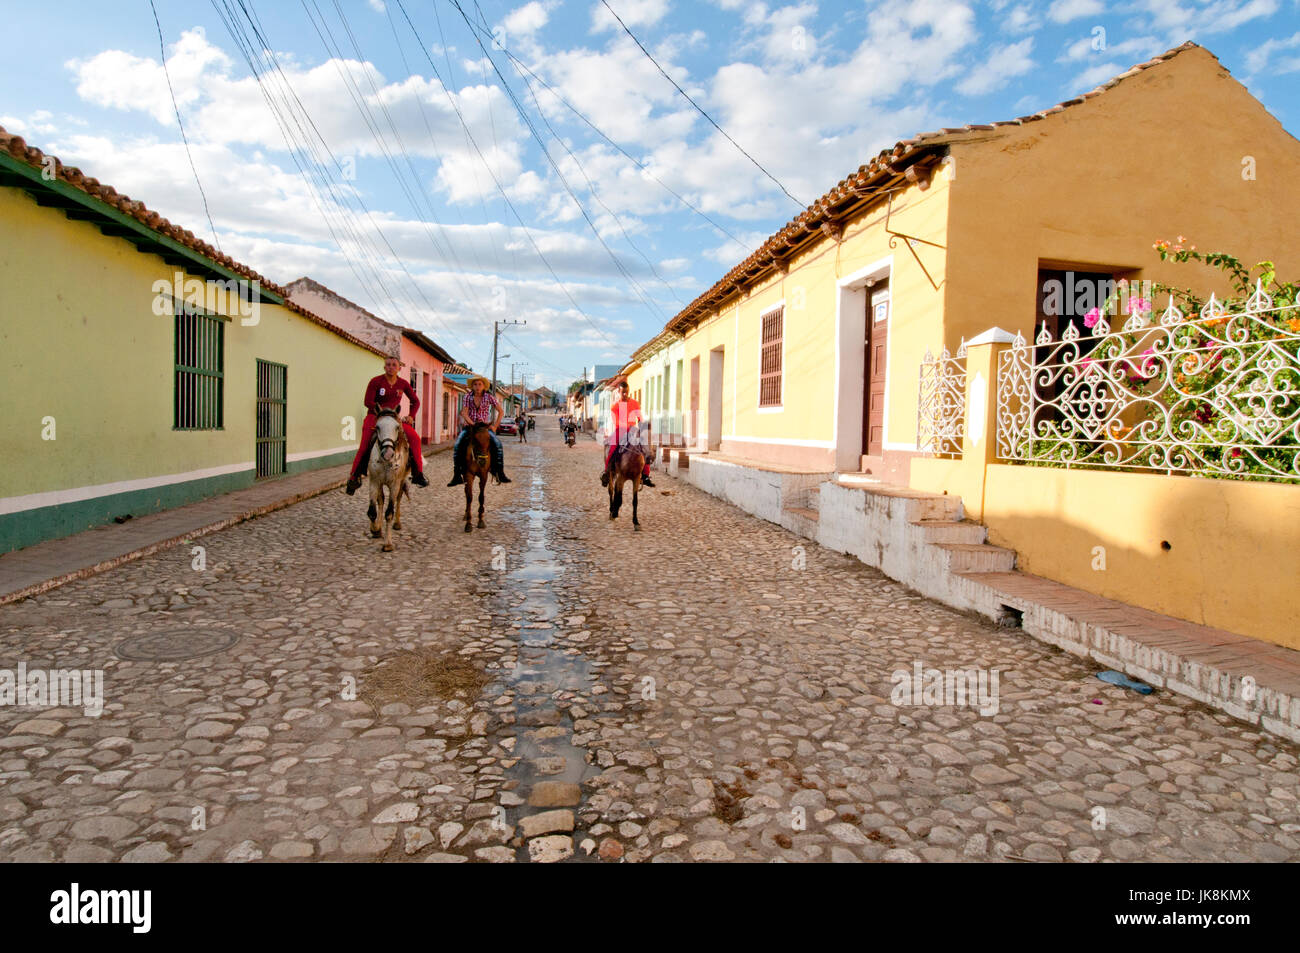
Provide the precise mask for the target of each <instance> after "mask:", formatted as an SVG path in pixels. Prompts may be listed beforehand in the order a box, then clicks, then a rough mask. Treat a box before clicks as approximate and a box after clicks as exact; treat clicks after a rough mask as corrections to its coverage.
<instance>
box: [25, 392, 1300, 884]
mask: <svg viewBox="0 0 1300 953" xmlns="http://www.w3.org/2000/svg"><path fill="white" fill-rule="evenodd" d="M505 443H506V468H507V472H508V473H509V474H510V475H511V476H512V478H513V479H514V481H515V482H514V483H513V484H511V485H509V486H503V487H496V486H490V487H489V488H488V503H487V513H486V523H487V528H486V529H483V530H478V529H475V530H474V531H473V532H472V533H465V532H464V531H463V520H462V516H463V504H464V496H463V493H462V491H461V490H460V489H459V488H456V489H448V488H446V487H445V485H444V484H445V483H446V482H447V479H448V476H449V471H450V467H451V461H450V457H449V456H448V455H446V454H442V455H437V456H434V457H431V458H430V459H429V461H428V472H429V475H430V480H431V483H432V486H431V487H430V488H429V489H425V490H420V489H413V491H412V499H411V500H410V502H409V503H408V504H406V506H405V508H404V512H403V523H404V527H403V529H402V530H401V531H400V532H396V533H395V534H394V539H395V543H396V546H397V550H396V552H394V553H382V552H380V541H378V540H373V539H371V538H370V537H369V534H368V532H367V523H366V520H365V516H364V511H365V508H366V501H365V499H364V490H363V491H362V492H361V493H359V494H358V495H357V496H355V497H348V496H346V495H344V493H343V492H342V491H341V490H339V491H335V492H331V493H328V494H326V495H324V496H320V497H316V498H314V499H311V500H308V501H306V502H303V503H299V504H297V505H294V506H291V507H289V508H287V509H283V510H280V511H278V512H275V513H272V514H270V515H268V516H265V517H262V518H259V519H256V520H253V521H251V522H248V523H244V524H241V525H238V526H235V527H232V528H230V529H228V530H225V531H222V532H219V533H215V534H213V535H209V536H206V537H204V538H202V539H200V540H197V541H196V545H202V547H203V548H204V551H203V554H202V558H203V559H204V560H205V561H206V566H205V568H203V569H202V570H199V569H196V568H194V567H195V563H196V559H197V557H196V556H195V555H194V553H193V552H192V547H191V546H188V545H185V546H179V547H176V548H173V549H169V550H165V551H163V552H160V553H157V554H155V555H152V556H149V557H146V558H144V559H140V560H137V561H135V562H131V563H128V564H126V565H124V566H121V567H119V568H117V569H114V570H111V571H108V572H104V573H101V574H99V575H96V576H93V577H91V578H89V579H86V580H83V581H79V582H74V583H70V584H68V585H66V586H62V587H60V588H57V589H54V590H52V591H50V592H48V593H46V594H44V595H40V596H36V597H33V598H29V599H26V600H23V601H21V602H17V603H15V604H12V605H9V606H5V607H3V608H0V639H2V642H3V653H2V655H0V668H5V669H9V670H14V669H16V668H17V666H18V664H19V663H20V662H22V663H25V664H26V667H27V669H28V670H29V671H30V670H33V669H55V668H68V669H72V668H75V669H102V670H103V671H104V698H105V709H104V714H103V715H102V716H101V717H99V718H93V717H88V716H87V715H85V714H84V713H83V712H82V711H81V710H80V709H77V708H54V709H48V708H47V709H35V708H27V709H20V708H16V707H5V708H0V857H4V858H6V859H10V860H27V861H30V860H68V861H111V860H118V859H121V860H127V861H164V860H181V861H249V860H323V859H324V860H360V861H375V860H384V861H444V862H459V861H466V860H469V861H491V862H513V861H530V860H531V861H558V860H572V861H581V862H600V861H616V860H619V859H622V860H625V861H660V862H669V861H733V860H735V861H753V860H762V861H767V860H785V861H792V862H795V861H799V862H801V861H867V860H886V861H988V860H1015V861H1030V862H1033V861H1040V862H1041V861H1067V860H1068V861H1074V862H1093V861H1116V860H1118V861H1132V860H1146V861H1161V860H1192V861H1209V860H1218V861H1285V860H1295V859H1297V857H1300V804H1298V802H1297V798H1298V797H1300V775H1298V774H1297V770H1296V768H1297V750H1296V748H1295V746H1294V745H1292V744H1290V743H1288V742H1284V741H1281V740H1278V739H1276V738H1274V737H1271V736H1269V735H1266V734H1261V733H1259V732H1257V731H1253V730H1250V729H1249V727H1248V726H1245V725H1242V724H1240V723H1237V722H1235V721H1233V720H1232V719H1230V718H1229V717H1228V716H1226V715H1222V714H1219V713H1217V712H1213V711H1211V710H1209V709H1207V708H1205V707H1204V706H1201V705H1199V704H1197V703H1195V702H1192V701H1190V700H1188V699H1185V698H1182V697H1180V696H1177V695H1173V694H1170V693H1168V692H1157V693H1156V694H1154V695H1151V696H1141V695H1138V694H1136V693H1134V692H1131V691H1129V690H1127V689H1124V688H1120V687H1114V686H1110V685H1106V684H1103V683H1102V682H1100V681H1099V680H1097V679H1096V678H1095V677H1094V674H1095V672H1096V668H1095V667H1094V666H1091V665H1089V664H1087V663H1085V662H1083V661H1081V660H1079V659H1076V658H1074V657H1071V656H1068V655H1066V654H1064V653H1061V652H1059V651H1056V650H1054V649H1051V648H1049V647H1047V646H1044V645H1042V644H1040V643H1037V642H1035V641H1033V640H1032V639H1030V638H1028V637H1027V636H1025V635H1024V634H1023V633H1021V632H1019V631H1017V630H1007V629H997V628H994V627H992V626H991V625H989V624H987V623H986V622H984V621H982V620H979V619H975V618H973V617H968V616H965V615H962V614H960V613H958V612H955V611H953V610H950V609H948V608H945V607H943V606H940V605H937V604H935V603H932V602H930V601H928V600H926V599H923V598H921V597H920V596H918V595H916V594H915V593H913V592H911V591H909V590H907V589H906V588H904V587H903V586H901V585H899V584H897V583H894V582H892V581H890V580H889V579H887V578H885V577H884V576H882V575H880V574H879V573H877V572H875V571H874V570H872V569H869V568H867V567H866V566H864V565H863V564H862V563H860V562H859V561H857V560H856V559H853V558H850V557H848V556H843V555H839V554H836V553H832V552H829V551H826V550H823V549H820V548H819V547H817V546H816V545H814V544H812V543H808V542H806V541H804V540H802V539H800V538H798V537H796V536H793V535H792V534H790V533H788V532H786V531H784V530H782V529H780V528H779V527H776V526H774V525H772V524H769V523H766V522H763V521H761V520H757V519H755V518H753V517H750V516H747V515H745V514H743V513H741V512H740V511H738V510H737V509H735V508H733V507H731V506H730V505H728V504H726V503H724V502H722V501H720V500H717V499H715V498H713V497H711V496H708V495H706V494H705V493H703V492H701V491H699V490H696V489H695V488H694V487H691V486H687V485H685V484H684V483H679V482H677V481H675V480H673V479H672V478H671V477H668V476H666V475H662V474H657V481H656V482H657V487H656V488H655V489H648V490H646V491H644V493H643V495H642V497H641V505H640V516H641V521H642V524H643V529H642V531H641V532H634V531H633V527H632V523H631V500H630V491H629V494H628V496H629V498H628V499H627V500H626V501H625V504H624V512H623V514H622V515H621V516H620V517H619V519H618V520H617V521H613V522H611V521H610V520H609V519H608V518H607V508H608V507H607V499H606V496H605V493H604V491H603V490H602V488H601V487H600V485H599V483H598V482H597V476H598V474H599V468H600V459H601V458H600V454H599V448H598V447H597V446H596V444H595V443H594V442H592V441H591V440H590V438H582V439H581V440H580V442H579V444H578V446H577V447H576V448H573V449H569V448H567V447H565V446H564V445H563V444H562V443H561V441H560V438H559V432H558V428H557V424H556V419H555V418H554V417H550V416H541V417H539V418H538V429H537V430H536V431H534V432H533V434H530V442H529V443H528V444H517V443H516V442H515V440H514V438H511V437H507V438H505ZM145 636H147V637H148V638H147V639H144V640H143V641H139V640H140V637H145ZM131 640H137V641H134V642H132V641H131ZM199 651H204V652H207V654H202V655H199V656H198V657H193V658H178V656H180V655H184V654H193V653H195V652H199ZM124 655H126V656H130V655H134V656H135V657H136V658H135V659H133V660H127V659H126V658H123V657H122V656H124ZM145 655H154V656H161V657H162V660H149V659H144V658H143V657H144V656H145ZM169 655H170V656H171V657H172V658H173V659H175V660H171V661H168V660H166V659H167V657H168V656H169ZM918 669H919V670H921V671H925V670H931V669H935V670H939V671H940V672H954V671H958V670H975V671H976V672H980V673H990V672H993V671H996V672H997V677H998V681H997V694H996V698H995V705H994V706H993V707H995V708H996V712H992V711H989V712H987V713H981V711H980V710H979V707H978V706H977V705H975V704H974V703H973V700H971V699H966V701H968V702H971V703H969V704H960V703H959V704H946V705H945V704H920V702H921V701H922V699H920V698H916V699H911V701H914V702H916V704H907V703H905V704H896V703H895V701H897V699H896V698H895V699H893V700H891V693H894V692H895V683H896V681H897V679H895V678H893V677H892V676H893V673H895V672H898V671H902V672H905V673H907V676H908V679H909V684H910V679H911V676H912V673H913V672H914V671H917V670H918ZM354 689H355V690H354ZM458 692H461V693H463V694H461V695H459V696H458ZM927 698H928V696H927ZM948 701H952V699H948ZM959 701H960V700H959Z"/></svg>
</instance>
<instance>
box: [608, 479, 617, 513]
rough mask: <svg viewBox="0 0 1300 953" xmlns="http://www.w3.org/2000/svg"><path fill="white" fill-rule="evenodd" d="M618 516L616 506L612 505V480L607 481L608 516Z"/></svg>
mask: <svg viewBox="0 0 1300 953" xmlns="http://www.w3.org/2000/svg"><path fill="white" fill-rule="evenodd" d="M617 516H618V507H617V506H615V505H614V480H613V479H612V478H611V479H610V481H609V518H610V519H614V518H615V517H617Z"/></svg>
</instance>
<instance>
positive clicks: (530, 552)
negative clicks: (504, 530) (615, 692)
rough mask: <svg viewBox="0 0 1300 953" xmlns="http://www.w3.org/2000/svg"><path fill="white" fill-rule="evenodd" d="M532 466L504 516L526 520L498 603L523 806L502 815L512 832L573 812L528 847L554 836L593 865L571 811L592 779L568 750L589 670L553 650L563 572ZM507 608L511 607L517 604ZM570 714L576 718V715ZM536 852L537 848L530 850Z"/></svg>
mask: <svg viewBox="0 0 1300 953" xmlns="http://www.w3.org/2000/svg"><path fill="white" fill-rule="evenodd" d="M525 456H526V459H527V461H528V464H530V465H531V466H532V473H533V476H532V485H531V486H530V488H529V494H528V499H527V504H526V505H527V507H528V508H527V509H526V510H523V511H522V512H515V513H511V514H509V516H508V518H510V519H512V520H516V521H519V520H527V527H526V530H527V532H526V544H525V547H524V548H523V550H522V552H521V553H520V554H519V555H518V556H517V557H515V558H514V559H513V560H512V562H513V563H514V568H513V569H511V570H509V571H508V572H507V573H506V580H507V582H506V585H505V586H504V587H503V588H504V590H505V591H504V592H503V595H504V596H505V597H506V598H507V599H511V600H512V604H511V605H510V609H509V613H510V617H511V619H512V621H513V622H518V623H519V628H517V629H514V630H513V631H514V632H515V634H516V637H517V638H518V640H519V650H518V660H517V662H516V664H515V667H514V669H513V670H512V671H511V672H510V673H509V674H508V675H507V677H506V683H507V685H508V686H509V687H510V688H511V689H512V690H513V691H514V695H515V732H516V741H515V749H514V751H513V752H512V754H513V756H514V758H515V759H516V760H515V763H514V764H513V765H512V766H511V767H510V768H508V769H507V770H506V777H507V780H510V781H513V782H514V784H513V786H512V787H513V789H514V790H515V791H516V792H517V793H518V794H519V795H520V796H521V797H523V798H524V799H525V800H524V803H523V804H522V805H519V806H517V807H513V808H510V809H509V810H508V811H507V822H508V823H510V824H512V825H515V826H517V825H519V823H520V821H521V820H522V819H523V818H526V817H528V816H530V815H534V814H540V813H543V812H548V811H572V812H573V816H574V820H575V829H574V830H572V831H568V830H563V829H559V828H562V827H563V825H553V824H551V825H543V826H544V827H552V826H555V827H557V829H555V830H553V831H552V830H539V831H537V832H536V836H535V837H534V838H533V839H534V840H538V839H539V838H541V837H546V836H555V835H561V836H564V835H569V834H572V837H573V851H574V853H573V857H572V858H571V859H572V860H578V861H583V860H595V859H596V858H595V856H594V855H593V856H591V857H588V856H587V855H586V854H585V853H584V852H583V851H582V850H580V849H579V847H578V845H579V843H580V840H581V832H580V831H579V830H578V829H577V827H578V824H579V823H580V822H579V821H578V816H577V815H578V811H579V809H580V808H581V801H582V796H583V795H582V782H583V781H585V780H586V779H587V778H589V777H591V776H592V775H594V774H596V773H598V771H599V769H598V768H596V767H595V766H594V765H592V764H589V763H588V761H587V757H586V749H584V748H582V747H580V746H578V745H575V744H574V743H573V719H574V718H575V717H582V716H583V715H584V714H585V713H586V712H585V709H586V708H587V704H588V700H589V699H590V697H591V696H590V689H591V686H592V674H591V666H590V664H589V662H588V660H587V659H586V657H585V656H584V655H583V654H582V653H581V652H578V651H577V650H576V649H561V648H557V647H556V645H555V640H556V635H557V625H558V623H559V615H560V612H561V604H560V598H559V595H558V592H559V590H560V589H561V588H562V585H561V584H560V583H559V580H560V579H561V577H562V576H563V575H564V572H565V570H564V567H563V565H562V563H561V561H560V559H558V558H557V555H556V553H555V551H554V550H553V549H552V548H551V542H552V534H551V526H550V522H551V520H552V519H553V514H552V513H551V511H550V510H549V509H547V506H546V490H545V479H544V476H543V467H542V457H543V455H542V452H541V449H540V448H534V447H528V448H527V449H526V450H525ZM519 597H522V598H521V599H520V601H518V602H514V601H513V599H515V598H519ZM575 709H576V710H575ZM537 847H543V848H544V849H542V850H537ZM563 853H564V851H563V850H562V848H561V846H560V845H559V844H558V843H557V842H556V841H550V842H545V841H540V840H539V843H538V844H537V845H535V847H534V852H530V850H529V848H528V845H527V843H524V844H521V846H520V847H519V853H518V857H519V859H520V860H539V859H540V860H547V859H559V857H560V856H562V854H563Z"/></svg>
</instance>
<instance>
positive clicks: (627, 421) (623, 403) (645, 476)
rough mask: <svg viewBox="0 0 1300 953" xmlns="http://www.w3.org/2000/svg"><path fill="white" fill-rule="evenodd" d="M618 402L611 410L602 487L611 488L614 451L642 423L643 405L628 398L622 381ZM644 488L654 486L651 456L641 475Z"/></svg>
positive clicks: (618, 389)
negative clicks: (610, 463)
mask: <svg viewBox="0 0 1300 953" xmlns="http://www.w3.org/2000/svg"><path fill="white" fill-rule="evenodd" d="M616 390H617V394H618V400H616V401H615V402H614V404H613V405H612V406H611V407H610V408H609V430H608V431H607V432H606V438H605V439H606V440H608V441H609V443H608V444H607V445H606V446H605V469H604V470H602V471H601V473H600V485H601V486H609V461H610V460H612V459H613V457H614V451H616V450H617V449H618V448H619V447H620V446H622V445H623V444H624V443H626V442H627V440H628V434H629V433H631V432H632V431H634V430H636V429H637V428H638V427H639V426H640V425H641V422H642V417H641V405H640V404H639V403H637V402H636V401H635V400H633V399H632V398H631V397H629V396H628V386H627V381H620V382H619V384H618V386H617V389H616ZM641 485H642V486H654V484H653V483H651V482H650V455H649V454H646V456H645V471H644V472H643V473H642V474H641Z"/></svg>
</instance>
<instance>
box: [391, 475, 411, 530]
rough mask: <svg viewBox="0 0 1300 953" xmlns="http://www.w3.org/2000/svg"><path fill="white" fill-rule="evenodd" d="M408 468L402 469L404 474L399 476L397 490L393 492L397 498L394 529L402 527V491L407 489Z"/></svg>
mask: <svg viewBox="0 0 1300 953" xmlns="http://www.w3.org/2000/svg"><path fill="white" fill-rule="evenodd" d="M407 472H408V471H407V470H406V469H403V470H402V475H401V476H400V477H398V478H397V492H396V493H394V494H393V496H394V498H395V499H396V500H397V511H396V512H395V513H394V514H393V529H401V528H402V491H403V490H405V489H406V475H407Z"/></svg>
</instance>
